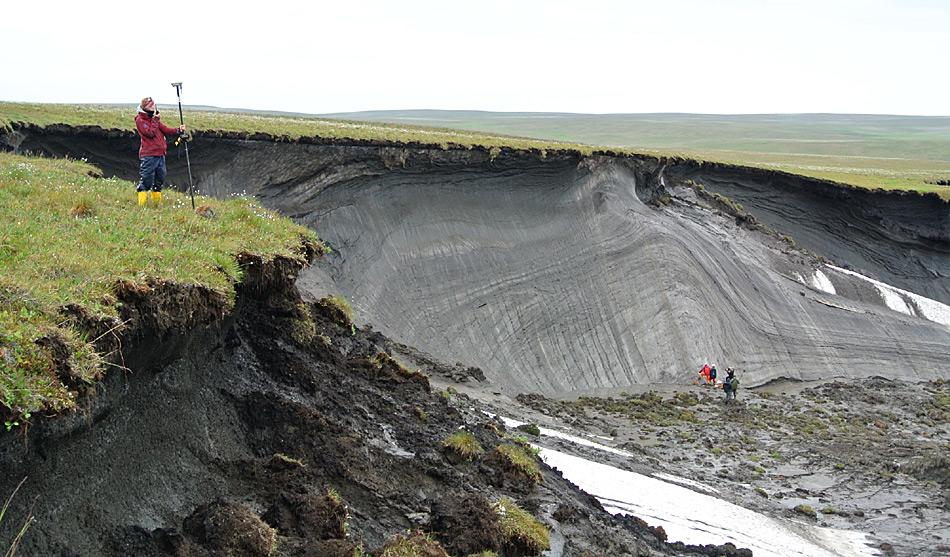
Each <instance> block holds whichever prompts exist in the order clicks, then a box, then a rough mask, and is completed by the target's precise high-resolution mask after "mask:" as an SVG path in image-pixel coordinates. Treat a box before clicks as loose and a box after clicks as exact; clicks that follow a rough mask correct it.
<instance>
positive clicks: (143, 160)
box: [135, 97, 185, 205]
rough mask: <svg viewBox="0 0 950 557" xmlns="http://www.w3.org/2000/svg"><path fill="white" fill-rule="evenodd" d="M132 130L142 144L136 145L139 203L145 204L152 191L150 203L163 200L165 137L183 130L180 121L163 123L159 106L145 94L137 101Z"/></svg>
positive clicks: (183, 127)
mask: <svg viewBox="0 0 950 557" xmlns="http://www.w3.org/2000/svg"><path fill="white" fill-rule="evenodd" d="M135 129H136V130H137V131H138V132H139V137H140V138H141V139H142V144H141V146H140V147H139V184H138V187H136V188H135V189H136V191H137V192H138V200H139V205H145V203H146V202H147V201H148V198H149V192H151V196H152V202H153V203H156V204H158V203H159V202H160V201H161V200H162V186H163V185H164V184H165V173H166V170H165V153H166V152H168V145H167V144H166V143H165V136H167V135H178V134H182V133H185V126H184V124H182V125H181V126H178V127H177V128H169V127H168V126H166V125H165V124H163V123H162V121H161V119H160V117H159V115H158V108H157V107H156V106H155V101H153V100H152V97H145V98H144V99H142V102H141V103H139V111H138V114H136V115H135Z"/></svg>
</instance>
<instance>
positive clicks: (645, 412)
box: [465, 377, 950, 556]
mask: <svg viewBox="0 0 950 557" xmlns="http://www.w3.org/2000/svg"><path fill="white" fill-rule="evenodd" d="M465 392H466V393H471V394H472V395H473V397H474V398H473V399H480V400H481V401H482V402H483V403H485V404H486V408H488V409H489V410H490V411H496V412H508V414H509V415H510V414H512V413H516V414H517V412H518V410H517V407H518V405H517V404H515V405H511V404H502V403H501V402H502V400H503V399H502V398H501V397H492V396H490V395H488V396H485V395H483V394H482V393H481V392H480V391H478V390H477V389H476V390H465ZM517 402H518V403H520V404H521V405H523V406H522V410H521V411H522V412H523V413H521V414H520V415H516V418H517V419H519V420H525V421H529V422H531V423H537V424H540V425H542V426H546V427H551V428H560V429H561V430H562V431H563V430H567V431H570V432H572V433H574V434H575V435H579V436H582V437H585V438H587V439H591V440H593V441H595V442H598V443H602V444H606V445H608V446H610V447H614V448H616V449H619V450H622V451H624V452H625V453H628V454H627V455H617V454H611V453H609V452H604V451H601V450H596V449H592V448H588V449H586V450H585V452H584V456H585V458H589V459H591V460H594V461H596V462H602V463H608V464H611V465H613V466H616V467H618V468H621V469H626V470H631V471H634V472H639V473H643V474H648V475H656V474H657V473H666V474H670V475H673V476H677V477H679V478H685V479H686V480H688V481H689V480H691V481H695V482H700V483H701V484H703V485H704V486H709V487H711V488H713V489H714V490H716V491H718V493H716V494H715V496H716V497H719V498H722V499H724V500H727V501H731V502H733V503H735V504H738V505H740V506H742V507H745V508H749V509H752V510H756V511H759V512H761V513H763V514H765V515H768V516H774V517H782V518H788V519H792V520H795V521H801V522H805V523H807V524H813V525H818V526H826V527H831V528H838V529H844V530H855V531H860V532H864V533H867V534H869V535H870V539H871V540H872V541H873V546H874V547H875V548H877V549H878V550H879V551H880V554H882V555H907V556H911V555H940V554H946V553H948V552H950V527H948V525H950V483H948V475H947V474H948V465H950V459H948V458H947V456H946V455H947V454H950V383H948V382H945V381H934V382H906V381H890V380H886V379H883V378H880V377H871V378H868V379H866V380H864V381H859V380H836V381H829V382H820V383H796V382H788V383H782V384H780V383H776V384H773V385H769V386H766V387H764V388H762V389H753V390H748V389H742V390H741V391H740V392H739V395H738V400H737V401H736V402H731V403H729V404H726V403H725V402H724V398H723V394H722V391H721V390H719V389H713V388H711V387H705V386H669V387H668V388H666V389H660V390H659V391H653V390H650V388H649V387H644V388H642V389H640V390H639V391H634V392H630V393H620V392H615V393H614V394H613V395H612V396H608V395H607V394H606V393H602V394H601V395H600V396H581V397H575V398H572V399H551V398H546V397H544V396H541V395H520V396H519V397H518V399H517ZM532 439H536V438H532ZM537 442H539V443H540V444H541V445H542V446H549V447H551V448H555V449H559V448H569V449H570V450H571V451H572V452H573V453H575V454H577V453H578V450H580V449H582V448H579V447H578V446H577V445H575V444H572V443H566V442H563V441H558V440H557V439H552V438H549V437H544V438H537ZM686 487H690V486H689V485H686ZM694 489H697V491H698V492H700V493H704V492H706V491H705V490H704V489H701V488H694ZM697 520H700V517H697ZM741 527H742V526H741V525H736V528H737V529H741Z"/></svg>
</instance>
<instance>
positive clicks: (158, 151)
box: [135, 109, 178, 159]
mask: <svg viewBox="0 0 950 557" xmlns="http://www.w3.org/2000/svg"><path fill="white" fill-rule="evenodd" d="M135 129H136V130H138V132H139V137H141V138H142V146H141V147H139V158H140V159H141V158H143V157H162V156H165V153H167V152H168V145H166V144H165V136H166V135H178V129H177V128H169V127H168V126H166V125H165V124H163V123H162V121H161V120H160V118H159V116H158V113H157V112H156V113H155V115H154V116H149V115H148V113H147V112H145V111H143V110H142V109H139V113H138V114H136V115H135Z"/></svg>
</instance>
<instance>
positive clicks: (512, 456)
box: [495, 444, 541, 484]
mask: <svg viewBox="0 0 950 557" xmlns="http://www.w3.org/2000/svg"><path fill="white" fill-rule="evenodd" d="M495 451H496V452H498V454H499V455H501V457H502V458H503V459H504V460H505V461H506V462H507V463H508V464H509V465H510V466H511V467H512V468H513V469H515V470H517V471H519V472H520V473H521V474H522V475H524V476H525V478H527V479H529V480H530V481H531V482H532V483H535V484H539V483H541V469H540V467H539V466H538V459H537V457H536V456H535V455H534V454H531V453H529V452H528V451H526V450H525V449H524V448H523V447H520V446H518V445H511V444H503V445H498V446H497V447H495Z"/></svg>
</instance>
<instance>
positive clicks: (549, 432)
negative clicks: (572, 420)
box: [486, 412, 634, 458]
mask: <svg viewBox="0 0 950 557" xmlns="http://www.w3.org/2000/svg"><path fill="white" fill-rule="evenodd" d="M486 414H488V413H487V412H486ZM489 415H490V416H492V417H493V418H494V417H497V418H498V419H499V420H501V421H502V422H503V423H504V424H505V427H511V428H516V427H518V426H519V425H524V424H525V423H526V422H519V421H518V420H513V419H511V418H506V417H504V416H494V415H492V414H489ZM538 429H539V430H540V431H541V435H542V436H547V437H554V438H557V439H563V440H565V441H569V442H571V443H574V444H575V445H583V446H584V447H591V448H593V449H597V450H599V451H604V452H605V453H610V454H615V455H618V456H625V457H628V458H632V457H633V456H634V455H633V453H630V452H627V451H624V450H621V449H615V448H613V447H608V446H607V445H602V444H600V443H596V442H594V441H591V440H589V439H584V438H583V437H578V436H576V435H571V434H570V433H564V432H561V431H557V430H556V429H548V428H546V427H538Z"/></svg>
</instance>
